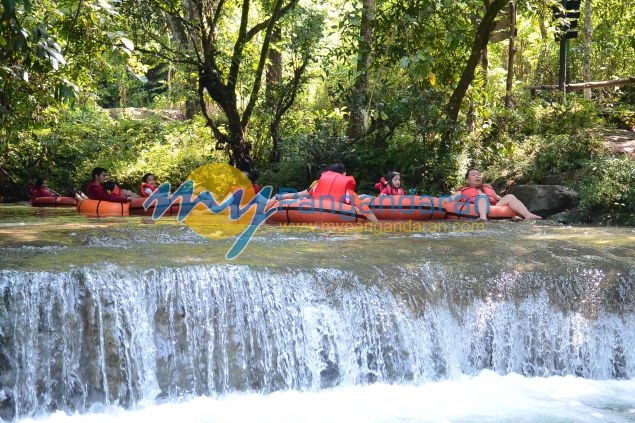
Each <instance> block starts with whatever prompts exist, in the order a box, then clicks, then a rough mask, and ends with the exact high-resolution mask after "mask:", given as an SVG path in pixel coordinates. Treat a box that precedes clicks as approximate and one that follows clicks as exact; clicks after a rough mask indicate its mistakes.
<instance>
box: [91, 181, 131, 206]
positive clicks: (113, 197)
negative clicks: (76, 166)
mask: <svg viewBox="0 0 635 423" xmlns="http://www.w3.org/2000/svg"><path fill="white" fill-rule="evenodd" d="M86 194H87V195H88V198H90V199H91V200H102V201H112V202H113V203H127V202H128V201H129V199H128V197H127V196H125V195H123V194H108V193H107V192H106V190H104V187H103V186H101V184H98V183H94V182H92V183H90V184H89V185H88V187H87V190H86Z"/></svg>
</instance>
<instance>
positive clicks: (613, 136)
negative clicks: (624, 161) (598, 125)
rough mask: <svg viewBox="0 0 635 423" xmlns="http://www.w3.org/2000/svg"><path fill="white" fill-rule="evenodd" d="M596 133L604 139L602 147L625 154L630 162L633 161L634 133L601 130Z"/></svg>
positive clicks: (618, 130)
mask: <svg viewBox="0 0 635 423" xmlns="http://www.w3.org/2000/svg"><path fill="white" fill-rule="evenodd" d="M598 133H599V134H600V135H601V136H602V137H603V138H604V145H606V146H607V147H608V148H609V149H610V150H611V151H613V152H614V153H623V154H627V155H628V156H630V158H631V160H635V131H628V130H626V129H607V128H603V129H600V130H598Z"/></svg>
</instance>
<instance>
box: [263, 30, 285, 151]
mask: <svg viewBox="0 0 635 423" xmlns="http://www.w3.org/2000/svg"><path fill="white" fill-rule="evenodd" d="M281 39H282V33H281V31H280V27H279V26H277V25H276V26H275V27H274V29H273V32H272V33H271V42H272V43H273V44H274V45H275V44H277V43H279V42H280V40H281ZM265 79H266V87H265V105H266V108H267V112H268V113H269V114H271V115H273V116H274V117H273V119H272V121H271V123H270V125H269V132H270V134H271V154H270V155H269V162H270V163H278V162H280V140H281V136H280V119H278V118H277V113H276V104H277V102H276V91H278V90H277V88H278V87H279V86H280V84H281V83H282V53H281V52H280V50H278V48H277V47H276V48H271V49H269V60H268V62H267V72H266V73H265Z"/></svg>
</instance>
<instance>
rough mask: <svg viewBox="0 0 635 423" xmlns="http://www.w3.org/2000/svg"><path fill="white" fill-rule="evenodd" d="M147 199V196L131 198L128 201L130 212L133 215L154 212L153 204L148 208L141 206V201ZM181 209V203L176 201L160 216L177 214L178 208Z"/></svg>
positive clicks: (143, 201)
mask: <svg viewBox="0 0 635 423" xmlns="http://www.w3.org/2000/svg"><path fill="white" fill-rule="evenodd" d="M147 199H148V197H141V198H133V199H132V201H130V214H134V215H143V216H152V214H154V209H155V206H154V204H153V205H152V206H151V207H148V210H145V209H144V208H143V203H145V201H146V200H147ZM180 209H181V203H180V202H178V203H176V204H172V205H171V206H170V207H169V208H168V209H167V211H166V212H165V213H163V215H161V217H166V216H177V215H178V214H179V210H180Z"/></svg>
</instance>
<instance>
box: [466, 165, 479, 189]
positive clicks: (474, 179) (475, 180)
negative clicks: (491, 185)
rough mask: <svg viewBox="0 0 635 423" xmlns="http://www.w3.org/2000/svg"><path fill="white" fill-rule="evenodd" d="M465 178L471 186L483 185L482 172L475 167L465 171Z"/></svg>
mask: <svg viewBox="0 0 635 423" xmlns="http://www.w3.org/2000/svg"><path fill="white" fill-rule="evenodd" d="M465 180H466V181H467V184H468V185H469V186H471V187H480V186H481V185H482V181H481V172H479V171H478V169H475V168H473V167H471V168H469V169H468V170H467V172H466V173H465Z"/></svg>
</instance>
